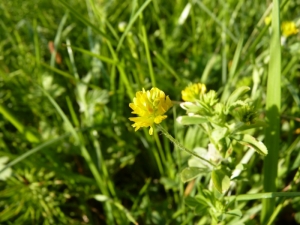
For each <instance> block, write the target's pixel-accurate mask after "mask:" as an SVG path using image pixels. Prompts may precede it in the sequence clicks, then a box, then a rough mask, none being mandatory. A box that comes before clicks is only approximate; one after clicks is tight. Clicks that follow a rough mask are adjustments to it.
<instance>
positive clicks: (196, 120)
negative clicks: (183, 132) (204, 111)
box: [177, 115, 207, 125]
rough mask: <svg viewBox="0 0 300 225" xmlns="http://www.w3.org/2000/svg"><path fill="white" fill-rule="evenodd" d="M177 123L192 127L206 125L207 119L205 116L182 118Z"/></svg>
mask: <svg viewBox="0 0 300 225" xmlns="http://www.w3.org/2000/svg"><path fill="white" fill-rule="evenodd" d="M177 122H178V123H180V124H182V125H192V124H201V123H206V122H207V119H206V118H205V117H203V116H198V115H194V116H180V117H178V118H177Z"/></svg>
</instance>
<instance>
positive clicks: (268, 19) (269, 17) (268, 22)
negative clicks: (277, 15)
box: [265, 16, 272, 25]
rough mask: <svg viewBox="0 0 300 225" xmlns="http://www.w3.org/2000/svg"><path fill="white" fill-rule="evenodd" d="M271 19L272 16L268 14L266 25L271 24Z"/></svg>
mask: <svg viewBox="0 0 300 225" xmlns="http://www.w3.org/2000/svg"><path fill="white" fill-rule="evenodd" d="M271 21H272V18H271V16H267V17H266V18H265V24H266V25H269V24H270V23H271Z"/></svg>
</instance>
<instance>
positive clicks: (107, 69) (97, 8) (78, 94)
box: [0, 0, 300, 224]
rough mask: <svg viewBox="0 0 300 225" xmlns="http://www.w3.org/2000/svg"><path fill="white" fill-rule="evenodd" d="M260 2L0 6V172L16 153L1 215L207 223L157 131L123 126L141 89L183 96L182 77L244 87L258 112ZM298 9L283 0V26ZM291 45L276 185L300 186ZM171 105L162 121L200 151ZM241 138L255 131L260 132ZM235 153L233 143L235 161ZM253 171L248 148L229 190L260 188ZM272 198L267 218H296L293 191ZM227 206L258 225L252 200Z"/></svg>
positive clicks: (179, 159)
mask: <svg viewBox="0 0 300 225" xmlns="http://www.w3.org/2000/svg"><path fill="white" fill-rule="evenodd" d="M270 3H271V2H264V3H261V1H257V0H254V1H227V2H226V1H208V0H207V1H206V0H204V1H197V0H195V1H176V4H175V3H174V2H172V1H158V0H152V1H138V0H135V1H101V2H100V1H92V0H87V1H64V0H60V1H44V0H39V1H2V2H1V3H0V10H1V12H3V13H1V16H0V87H1V88H0V104H1V105H0V113H1V114H0V154H1V158H0V167H3V166H4V164H6V163H7V162H14V161H13V160H18V161H15V162H16V163H15V164H14V165H13V166H12V167H11V168H9V169H7V170H5V171H4V172H2V173H1V174H0V178H1V182H0V196H1V199H0V209H1V210H0V211H1V212H0V221H1V224H130V223H139V224H195V223H196V224H210V223H211V220H210V218H209V216H208V215H195V214H194V212H192V211H191V210H190V209H189V208H187V207H186V206H185V205H184V197H185V196H194V195H195V194H196V193H198V191H199V190H200V189H201V185H203V186H205V185H207V184H208V181H209V179H208V177H205V176H203V177H201V178H199V180H196V182H195V183H192V182H191V183H187V184H183V183H182V182H181V181H180V178H179V177H180V176H179V175H180V172H181V171H182V169H183V168H185V167H186V165H187V160H188V159H189V155H187V154H186V153H184V152H181V151H180V150H178V149H175V148H174V145H172V144H171V143H170V142H169V141H168V140H167V139H166V137H164V136H163V135H161V134H160V133H157V135H154V136H153V137H152V136H149V135H148V130H147V129H142V130H140V131H138V132H136V133H135V132H134V130H133V128H132V127H131V123H130V121H129V120H128V117H130V116H131V114H130V109H129V107H128V104H129V102H131V101H132V98H133V96H134V95H135V92H136V91H140V90H141V89H142V88H145V89H150V88H151V87H152V86H157V87H158V88H160V89H161V90H163V91H164V92H165V93H166V94H167V95H169V96H170V98H171V99H172V100H173V101H181V94H180V93H181V90H182V89H184V87H185V86H186V85H187V84H189V83H190V82H203V83H205V84H206V85H207V87H208V88H209V89H214V90H218V93H219V95H220V98H222V99H226V98H227V97H228V96H229V94H230V93H231V92H232V90H234V89H235V88H236V87H239V86H242V85H246V86H249V87H251V93H250V94H249V96H248V97H251V99H252V100H253V101H254V104H255V106H256V108H257V110H258V112H259V117H261V118H264V115H265V110H264V108H265V104H266V86H267V77H268V76H267V75H268V62H269V45H270V32H269V31H270V30H269V29H270V28H269V27H268V26H266V25H265V24H264V22H263V21H264V17H265V16H267V15H269V13H270ZM297 4H298V3H297V1H284V2H282V6H281V10H280V16H281V20H282V21H284V20H292V21H295V22H296V24H298V21H299V18H298V17H297V16H298V15H299V7H296V6H297ZM297 42H299V35H294V36H291V37H288V38H287V40H286V42H285V44H284V45H282V47H281V48H282V59H281V65H282V77H281V81H282V87H281V88H282V98H281V105H282V107H281V112H279V113H280V115H281V117H280V126H281V135H280V143H279V165H280V166H279V170H278V175H277V181H276V182H277V190H276V191H282V190H286V191H287V190H289V191H290V190H291V191H296V190H298V189H299V177H298V175H297V173H296V172H297V169H298V167H299V165H300V157H299V155H300V154H299V146H300V145H299V138H297V137H298V136H299V133H300V132H299V129H300V126H299V106H300V100H299V85H298V84H299V82H300V75H299V62H298V60H297V59H298V57H299V45H298V43H297ZM182 114H183V111H182V110H181V109H180V108H179V107H178V104H176V105H175V106H174V108H173V111H172V110H170V111H169V113H168V119H167V120H166V121H165V122H164V123H163V127H164V128H165V129H167V130H168V131H169V132H170V133H171V134H172V135H173V136H175V137H176V139H177V140H178V141H179V142H180V143H182V144H184V146H186V147H187V148H189V149H193V148H195V147H199V146H201V147H204V148H206V147H207V143H208V139H207V137H206V136H205V135H204V134H203V133H202V132H201V131H200V129H199V128H198V127H183V126H180V125H178V124H177V123H176V121H175V118H176V116H179V115H182ZM253 133H255V134H256V136H257V137H259V139H261V140H264V131H263V130H255V131H253ZM269 151H271V150H269ZM245 153H246V149H244V148H243V147H241V146H240V147H239V151H236V153H235V154H236V158H237V159H239V160H241V159H242V157H243V156H244V154H245ZM27 155H28V157H25V156H27ZM262 168H263V158H262V157H260V156H259V155H254V156H253V157H252V158H251V160H250V161H249V163H248V168H247V170H246V171H244V172H243V173H242V178H243V179H241V180H240V181H238V185H237V187H236V189H235V190H234V192H235V194H247V193H259V192H261V191H262V184H263V177H262ZM275 202H276V205H278V206H280V205H281V208H279V211H278V214H277V215H279V216H278V219H277V223H278V224H280V222H283V221H291V223H292V222H294V223H295V224H297V223H296V221H299V217H300V216H299V215H298V213H296V212H299V209H300V206H299V203H298V198H294V199H280V198H279V199H276V200H275ZM235 207H236V208H240V209H241V210H242V211H243V216H242V217H241V218H238V219H237V218H236V217H228V218H227V220H226V222H225V224H237V223H236V222H237V221H244V222H245V223H246V224H255V223H258V221H259V214H260V209H261V201H260V200H255V201H249V202H238V203H237V204H236V205H235ZM281 209H284V210H283V211H282V213H281V214H279V213H280V210H281ZM285 211H288V213H284V212H285ZM288 215H290V216H288Z"/></svg>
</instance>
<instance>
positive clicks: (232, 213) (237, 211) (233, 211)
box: [226, 209, 243, 217]
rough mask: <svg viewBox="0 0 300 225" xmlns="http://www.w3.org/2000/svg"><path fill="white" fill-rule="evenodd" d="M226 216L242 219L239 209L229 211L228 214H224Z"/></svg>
mask: <svg viewBox="0 0 300 225" xmlns="http://www.w3.org/2000/svg"><path fill="white" fill-rule="evenodd" d="M226 214H229V215H232V216H238V217H242V215H243V214H242V211H241V210H240V209H234V210H230V211H228V212H226Z"/></svg>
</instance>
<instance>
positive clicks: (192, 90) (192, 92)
mask: <svg viewBox="0 0 300 225" xmlns="http://www.w3.org/2000/svg"><path fill="white" fill-rule="evenodd" d="M205 92H206V86H205V84H201V83H197V84H192V85H189V86H187V87H186V88H185V89H184V90H183V91H181V96H182V99H183V100H184V101H186V102H194V101H195V100H197V99H198V100H199V99H200V97H201V96H202V95H204V94H205Z"/></svg>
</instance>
